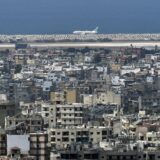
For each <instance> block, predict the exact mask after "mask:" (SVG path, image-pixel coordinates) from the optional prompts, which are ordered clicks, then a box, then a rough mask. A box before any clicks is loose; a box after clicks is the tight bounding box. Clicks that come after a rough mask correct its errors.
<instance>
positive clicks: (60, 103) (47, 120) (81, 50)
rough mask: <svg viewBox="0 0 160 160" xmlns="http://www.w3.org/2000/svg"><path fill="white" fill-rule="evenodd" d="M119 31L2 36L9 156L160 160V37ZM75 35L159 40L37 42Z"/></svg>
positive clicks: (0, 67)
mask: <svg viewBox="0 0 160 160" xmlns="http://www.w3.org/2000/svg"><path fill="white" fill-rule="evenodd" d="M118 36H119V37H118ZM118 36H117V35H112V36H111V35H98V34H96V35H72V36H70V37H73V38H71V39H68V38H64V37H65V36H64V35H63V36H62V35H59V36H58V35H57V36H56V35H55V36H49V35H48V36H40V35H39V36H0V40H1V44H0V45H1V47H0V159H1V160H10V159H11V160H67V159H68V160H92V159H93V160H158V159H160V114H159V113H160V49H159V47H158V46H157V45H156V42H158V41H159V37H160V36H159V35H157V36H156V35H152V34H151V35H150V34H148V35H147V34H146V35H139V36H138V35H130V36H129V35H121V34H119V35H118ZM136 36H137V39H136V38H135V37H136ZM49 37H50V38H49ZM57 37H61V38H60V39H58V38H57ZM75 37H78V38H77V41H78V42H79V43H81V41H84V38H83V37H86V38H85V41H89V42H104V41H105V42H108V43H111V42H112V43H113V42H115V41H128V42H129V41H133V40H134V41H139V40H140V41H143V42H144V41H149V42H150V41H151V42H152V43H153V45H152V47H147V46H146V47H136V46H133V45H132V44H130V45H129V46H128V47H125V46H122V47H120V46H116V47H94V46H92V47H88V46H83V47H82V46H81V47H67V46H63V47H60V46H59V47H58V46H56V47H55V46H54V47H53V46H50V47H48V46H43V47H38V46H34V45H33V46H32V45H31V44H32V43H34V42H36V43H39V42H43V43H46V42H47V43H54V41H62V42H63V41H64V42H66V40H67V42H68V43H69V40H71V41H73V42H75ZM97 37H98V38H97ZM111 37H112V38H111ZM113 37H114V38H113ZM116 37H118V38H117V39H116ZM56 38H57V39H56ZM155 41H156V42H155ZM4 44H5V45H4ZM13 44H14V45H13ZM10 45H13V46H10Z"/></svg>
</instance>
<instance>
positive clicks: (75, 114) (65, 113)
mask: <svg viewBox="0 0 160 160" xmlns="http://www.w3.org/2000/svg"><path fill="white" fill-rule="evenodd" d="M49 113H50V115H49V120H50V122H49V126H50V127H54V126H58V125H59V126H68V125H69V126H70V125H72V126H77V125H81V124H82V123H83V105H82V104H81V103H73V104H57V105H54V104H53V105H51V106H50V110H49Z"/></svg>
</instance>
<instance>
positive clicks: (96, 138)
mask: <svg viewBox="0 0 160 160" xmlns="http://www.w3.org/2000/svg"><path fill="white" fill-rule="evenodd" d="M48 134H49V142H50V144H51V146H53V147H56V148H65V147H67V146H68V145H70V144H72V143H84V144H88V143H93V144H98V143H99V142H100V141H102V140H104V139H107V138H108V137H110V136H111V135H112V128H110V127H103V126H98V127H97V126H94V127H89V126H77V127H65V128H51V129H48Z"/></svg>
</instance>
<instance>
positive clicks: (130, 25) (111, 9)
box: [0, 0, 160, 34]
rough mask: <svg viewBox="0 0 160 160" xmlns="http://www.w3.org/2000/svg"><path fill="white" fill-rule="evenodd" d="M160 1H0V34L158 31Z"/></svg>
mask: <svg viewBox="0 0 160 160" xmlns="http://www.w3.org/2000/svg"><path fill="white" fill-rule="evenodd" d="M159 15H160V0H152V1H151V0H0V34H2V33H13V34H14V33H68V32H72V31H73V30H76V29H92V28H95V27H96V26H99V27H100V32H101V33H103V32H105V33H115V32H117V33H118V32H160V21H159Z"/></svg>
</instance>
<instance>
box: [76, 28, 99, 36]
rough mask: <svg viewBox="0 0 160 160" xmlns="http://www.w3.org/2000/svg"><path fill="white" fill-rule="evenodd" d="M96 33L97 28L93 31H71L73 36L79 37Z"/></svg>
mask: <svg viewBox="0 0 160 160" xmlns="http://www.w3.org/2000/svg"><path fill="white" fill-rule="evenodd" d="M97 33H98V27H96V28H95V29H94V30H93V31H73V34H81V35H86V34H97Z"/></svg>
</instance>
